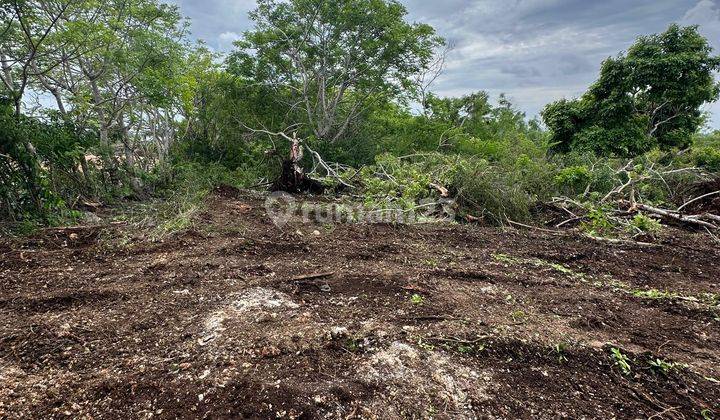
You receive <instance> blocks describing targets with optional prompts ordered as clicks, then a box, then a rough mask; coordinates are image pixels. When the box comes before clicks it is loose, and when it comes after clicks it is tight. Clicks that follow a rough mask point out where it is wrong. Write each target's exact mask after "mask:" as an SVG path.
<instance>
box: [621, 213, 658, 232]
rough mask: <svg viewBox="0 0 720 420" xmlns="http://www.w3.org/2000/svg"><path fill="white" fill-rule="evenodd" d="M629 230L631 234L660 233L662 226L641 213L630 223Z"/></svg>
mask: <svg viewBox="0 0 720 420" xmlns="http://www.w3.org/2000/svg"><path fill="white" fill-rule="evenodd" d="M628 230H630V232H631V233H658V232H660V231H661V230H662V224H660V222H658V221H657V220H655V219H653V218H652V217H649V216H646V215H644V214H642V213H640V214H637V215H635V217H633V219H632V220H631V221H630V224H629V225H628Z"/></svg>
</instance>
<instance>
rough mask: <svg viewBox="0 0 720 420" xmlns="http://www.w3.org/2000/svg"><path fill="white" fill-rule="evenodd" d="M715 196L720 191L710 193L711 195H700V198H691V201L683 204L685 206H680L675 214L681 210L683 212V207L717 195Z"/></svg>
mask: <svg viewBox="0 0 720 420" xmlns="http://www.w3.org/2000/svg"><path fill="white" fill-rule="evenodd" d="M717 194H720V191H714V192H711V193H708V194H705V195H701V196H700V197H696V198H693V199H692V200H690V201H688V202H687V203H685V204H683V205H682V206H680V207H679V208H678V209H677V212H678V213H680V212H682V210H683V209H684V208H685V207H687V206H689V205H690V204H692V203H697V202H698V201H700V200H703V199H705V198H708V197H712V196H713V195H717Z"/></svg>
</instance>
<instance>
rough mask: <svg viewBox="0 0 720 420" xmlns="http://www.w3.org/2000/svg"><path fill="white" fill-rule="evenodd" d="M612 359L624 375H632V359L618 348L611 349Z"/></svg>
mask: <svg viewBox="0 0 720 420" xmlns="http://www.w3.org/2000/svg"><path fill="white" fill-rule="evenodd" d="M610 358H611V359H612V360H613V362H614V364H615V366H617V367H618V368H619V369H620V371H621V372H622V374H623V375H629V374H630V373H632V368H631V367H630V359H629V358H628V357H627V356H626V355H625V354H623V353H622V351H620V349H618V348H615V347H613V348H611V349H610Z"/></svg>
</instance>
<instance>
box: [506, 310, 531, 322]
mask: <svg viewBox="0 0 720 420" xmlns="http://www.w3.org/2000/svg"><path fill="white" fill-rule="evenodd" d="M510 318H512V320H513V322H525V321H527V314H526V313H525V311H521V310H519V309H518V310H517V311H512V312H511V313H510Z"/></svg>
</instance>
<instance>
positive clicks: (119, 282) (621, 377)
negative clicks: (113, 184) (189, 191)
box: [0, 192, 720, 419]
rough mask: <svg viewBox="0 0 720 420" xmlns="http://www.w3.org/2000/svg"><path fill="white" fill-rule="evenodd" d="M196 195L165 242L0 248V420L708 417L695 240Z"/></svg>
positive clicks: (704, 314) (701, 277)
mask: <svg viewBox="0 0 720 420" xmlns="http://www.w3.org/2000/svg"><path fill="white" fill-rule="evenodd" d="M209 200H210V201H209V203H208V206H207V210H205V211H204V212H203V213H201V214H200V215H199V216H198V217H197V220H195V223H194V227H193V228H192V229H191V230H189V231H187V232H183V233H180V234H174V235H170V236H168V237H166V238H164V239H163V240H162V241H151V240H149V239H147V235H146V233H143V232H137V231H133V230H132V229H130V228H129V227H127V226H122V225H114V226H109V227H105V228H102V229H100V228H80V229H65V230H62V229H61V230H52V231H45V232H42V233H39V234H37V235H36V236H34V237H31V238H25V239H22V240H17V239H15V240H0V252H1V253H2V259H1V260H0V418H30V417H35V418H61V417H72V418H77V417H80V418H91V417H92V418H118V417H122V418H151V417H159V418H174V417H211V418H275V417H277V418H400V417H403V418H453V419H455V418H518V417H520V418H537V417H543V418H546V417H553V418H555V417H571V418H582V417H586V418H587V417H603V418H613V417H615V418H703V417H705V418H718V416H720V347H719V346H720V307H718V293H720V287H719V286H718V284H719V283H720V247H718V245H717V244H716V243H714V242H712V240H711V239H709V237H708V236H707V235H701V234H692V233H687V232H682V231H679V230H671V231H667V232H666V233H664V234H663V235H662V237H661V238H659V240H658V244H657V246H641V245H633V244H627V243H607V242H599V241H595V240H592V239H590V238H586V237H583V236H580V235H579V234H577V233H571V232H569V233H567V234H551V233H544V232H539V231H531V230H509V229H505V230H501V229H497V228H491V227H479V226H470V225H456V224H419V225H368V224H335V225H330V224H324V225H319V224H318V225H314V224H301V223H299V222H298V221H297V220H295V221H292V222H291V224H290V225H289V226H286V227H285V228H284V229H282V230H281V229H278V228H277V227H276V226H275V225H273V224H272V222H271V221H270V220H269V218H268V217H267V216H266V214H265V209H264V206H263V201H262V200H261V199H259V198H253V197H252V196H249V195H247V196H246V195H243V194H241V193H237V194H229V193H227V192H226V193H225V194H221V195H215V196H213V197H211V198H210V199H209ZM319 274H324V275H325V276H319V277H318V276H317V275H319ZM713 294H714V295H713ZM613 349H615V351H613ZM613 354H614V355H615V356H614V357H613ZM623 361H624V362H626V363H627V366H625V368H626V369H625V370H623V366H621V365H622V364H623V363H622V362H623Z"/></svg>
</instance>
